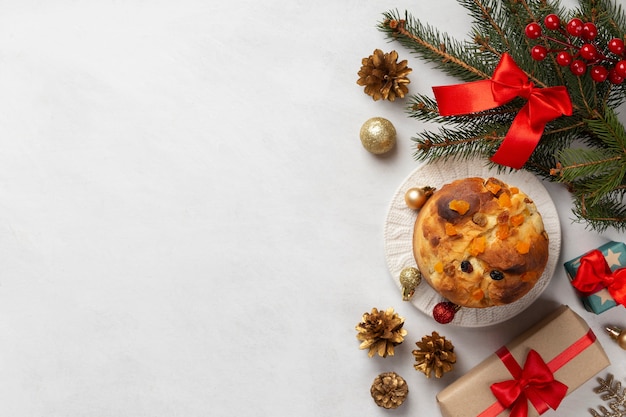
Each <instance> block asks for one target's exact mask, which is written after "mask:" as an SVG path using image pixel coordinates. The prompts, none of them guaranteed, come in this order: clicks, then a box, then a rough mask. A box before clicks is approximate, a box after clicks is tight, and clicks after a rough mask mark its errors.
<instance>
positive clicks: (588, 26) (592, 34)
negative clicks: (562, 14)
mask: <svg viewBox="0 0 626 417" xmlns="http://www.w3.org/2000/svg"><path fill="white" fill-rule="evenodd" d="M581 36H582V38H583V39H586V40H588V41H592V40H594V39H595V38H596V36H598V28H597V26H596V25H595V24H594V23H591V22H587V23H585V24H584V25H583V32H582V34H581Z"/></svg>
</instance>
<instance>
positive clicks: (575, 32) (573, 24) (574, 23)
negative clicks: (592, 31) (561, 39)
mask: <svg viewBox="0 0 626 417" xmlns="http://www.w3.org/2000/svg"><path fill="white" fill-rule="evenodd" d="M567 33H569V34H570V35H572V36H580V35H581V34H582V33H583V21H582V20H580V19H579V18H577V17H575V18H573V19H572V20H570V21H569V22H567Z"/></svg>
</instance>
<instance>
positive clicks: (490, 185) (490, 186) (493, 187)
mask: <svg viewBox="0 0 626 417" xmlns="http://www.w3.org/2000/svg"><path fill="white" fill-rule="evenodd" d="M485 188H486V189H487V190H489V191H490V192H491V194H493V195H496V194H498V191H500V190H501V189H502V186H501V185H500V184H498V183H496V182H493V181H487V183H486V184H485Z"/></svg>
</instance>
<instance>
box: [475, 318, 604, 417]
mask: <svg viewBox="0 0 626 417" xmlns="http://www.w3.org/2000/svg"><path fill="white" fill-rule="evenodd" d="M595 340H596V335H595V334H594V333H593V331H592V330H591V329H590V330H589V331H588V332H587V333H585V335H584V336H582V337H581V338H580V339H578V340H577V341H575V342H574V343H572V344H571V345H570V346H568V347H567V348H566V349H565V350H564V351H562V352H561V353H560V354H558V355H557V356H555V357H554V358H553V359H552V360H551V361H550V362H548V363H547V364H546V363H545V362H544V360H543V359H542V358H541V356H540V355H539V354H538V353H537V352H535V351H534V350H531V351H530V352H529V353H528V356H527V358H526V362H525V364H524V368H522V367H520V365H519V364H518V363H517V361H516V360H515V358H514V357H513V355H511V352H509V350H508V349H507V348H506V346H503V347H502V348H500V349H498V351H497V352H496V354H497V355H498V357H499V358H500V360H502V363H503V364H504V366H506V368H507V370H508V371H509V372H510V373H511V376H513V378H514V379H512V380H509V381H503V382H496V383H494V384H492V385H491V391H492V392H493V394H494V396H495V397H496V399H497V400H498V401H496V402H495V403H493V404H492V405H491V406H489V407H488V408H487V409H486V410H484V411H483V412H482V413H480V414H479V415H478V417H496V416H497V415H499V414H500V413H501V412H503V411H504V410H506V409H507V408H511V414H510V417H526V416H527V415H528V401H530V402H531V404H532V405H533V407H535V409H536V410H537V412H538V413H539V414H543V413H545V412H546V411H547V410H548V409H550V408H552V409H553V410H556V409H557V407H558V406H559V404H560V403H561V400H563V398H564V397H565V395H566V394H567V389H568V388H567V385H565V384H563V383H562V382H559V381H557V380H555V379H554V372H556V371H557V370H558V369H560V368H561V367H562V366H563V365H565V364H566V363H568V362H569V361H570V360H572V359H573V358H575V357H576V356H577V355H578V354H580V353H581V352H582V351H583V350H585V349H586V348H588V347H589V346H591V345H592V344H593V342H595Z"/></svg>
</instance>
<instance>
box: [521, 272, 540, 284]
mask: <svg viewBox="0 0 626 417" xmlns="http://www.w3.org/2000/svg"><path fill="white" fill-rule="evenodd" d="M537 275H539V274H538V273H537V272H536V271H527V272H524V273H523V274H522V276H521V277H520V281H522V282H531V281H534V280H536V279H537Z"/></svg>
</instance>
